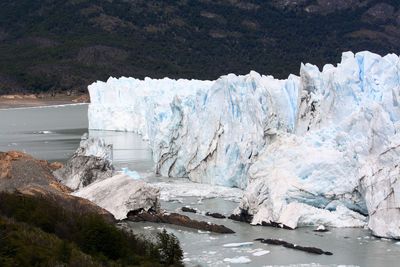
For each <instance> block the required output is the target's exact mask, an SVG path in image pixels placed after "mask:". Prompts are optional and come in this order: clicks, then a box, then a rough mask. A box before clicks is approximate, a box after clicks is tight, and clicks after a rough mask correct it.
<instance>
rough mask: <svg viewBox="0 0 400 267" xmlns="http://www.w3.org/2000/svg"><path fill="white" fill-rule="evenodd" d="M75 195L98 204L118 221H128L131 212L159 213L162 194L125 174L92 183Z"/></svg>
mask: <svg viewBox="0 0 400 267" xmlns="http://www.w3.org/2000/svg"><path fill="white" fill-rule="evenodd" d="M73 195H75V196H78V197H82V198H86V199H88V200H90V201H92V202H94V203H96V204H97V205H99V206H100V207H102V208H104V209H106V210H107V211H109V212H111V213H112V214H113V215H114V217H115V218H116V219H118V220H123V219H126V216H127V214H128V212H129V211H135V210H145V211H148V210H150V209H151V210H156V211H157V210H159V208H160V202H159V196H160V193H159V191H158V189H157V188H154V187H152V186H150V185H149V184H146V183H145V182H143V181H142V180H134V179H132V178H131V177H129V176H127V175H124V174H118V175H115V176H113V177H111V178H107V179H105V180H101V181H97V182H95V183H92V184H90V185H89V186H87V187H84V188H82V189H80V190H79V191H77V192H74V193H73Z"/></svg>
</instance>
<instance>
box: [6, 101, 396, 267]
mask: <svg viewBox="0 0 400 267" xmlns="http://www.w3.org/2000/svg"><path fill="white" fill-rule="evenodd" d="M87 128H88V121H87V105H85V104H82V105H68V106H55V107H54V106H53V107H41V108H20V109H7V110H0V151H8V150H20V151H25V152H27V153H29V154H31V155H33V156H35V157H37V158H40V159H46V160H50V161H62V162H65V161H66V160H67V159H68V158H69V157H70V156H71V155H72V154H73V152H74V151H75V149H76V148H77V147H78V145H79V142H80V138H81V136H82V134H83V133H85V132H88V129H87ZM90 135H91V136H99V137H102V138H104V139H106V142H108V143H112V144H113V149H114V151H113V153H114V162H115V164H116V165H117V167H118V168H121V167H128V168H129V169H132V170H136V171H138V172H151V171H152V169H153V161H152V157H151V150H150V149H149V148H148V147H147V145H146V142H144V141H142V139H141V138H140V136H138V135H136V134H133V133H123V132H110V131H90ZM158 179H160V178H158ZM161 179H162V178H161ZM150 180H151V179H150ZM186 205H189V206H191V207H193V208H197V209H198V210H199V211H200V212H202V213H204V212H206V211H210V212H220V213H223V214H226V215H228V214H230V213H231V212H232V210H233V209H234V208H236V206H237V205H238V203H235V202H232V201H227V200H223V199H218V198H213V199H204V200H203V199H198V198H195V197H184V198H181V201H177V202H162V208H164V209H166V210H168V211H177V210H179V209H180V208H181V207H182V206H186ZM186 215H188V216H190V217H192V218H195V219H199V220H205V221H209V222H213V223H218V224H224V225H225V226H227V227H229V228H231V229H233V230H234V231H235V232H236V233H235V234H232V235H220V234H212V233H207V232H201V231H196V230H192V229H187V228H182V227H176V226H171V225H160V224H151V223H124V224H125V227H128V228H130V229H132V230H134V232H136V233H141V234H143V235H146V236H154V233H156V232H157V231H160V229H161V227H165V228H166V229H167V230H168V231H170V232H173V233H174V234H175V235H176V236H177V237H178V238H179V240H180V242H181V244H182V247H183V249H184V252H185V263H186V264H187V265H188V266H228V265H230V266H270V265H273V266H281V265H285V266H339V265H347V266H349V265H355V266H373V267H375V266H376V267H380V266H384V267H386V266H388V267H391V266H393V267H394V266H400V242H397V243H396V242H395V241H391V240H385V239H379V238H375V237H373V236H371V235H370V232H369V231H368V230H365V229H331V230H330V231H329V232H327V233H315V232H313V231H312V230H313V229H312V228H302V229H297V230H294V231H289V230H283V229H276V228H270V227H259V226H258V227H256V226H251V225H248V224H245V223H239V222H234V221H231V220H228V219H222V220H220V219H214V218H210V217H206V216H204V215H202V214H186ZM255 238H281V239H283V240H285V241H288V242H292V243H295V244H298V245H302V246H315V247H319V248H321V249H323V250H326V251H330V252H332V253H333V256H326V255H323V256H318V255H311V254H307V253H304V252H300V251H294V250H290V249H287V248H284V247H281V246H271V245H265V244H261V243H259V242H256V241H253V240H254V239H255ZM243 242H253V243H251V244H247V246H237V247H224V245H226V244H230V243H243ZM260 251H264V253H266V254H265V255H262V256H256V255H257V252H260ZM238 257H245V259H247V260H250V262H249V263H247V264H234V263H229V259H234V258H238ZM242 259H243V258H242Z"/></svg>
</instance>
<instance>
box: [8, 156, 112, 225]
mask: <svg viewBox="0 0 400 267" xmlns="http://www.w3.org/2000/svg"><path fill="white" fill-rule="evenodd" d="M52 167H53V166H52V165H51V164H49V163H48V162H47V161H44V160H37V159H34V158H33V157H31V156H29V155H27V154H25V153H22V152H17V151H9V152H0V191H1V192H8V193H13V192H17V193H20V194H24V195H29V196H35V197H41V198H45V199H50V200H52V201H56V202H57V203H59V204H60V205H61V206H62V207H64V208H65V209H67V210H70V211H73V212H78V213H81V214H86V213H97V214H100V215H102V216H103V217H104V218H105V219H106V220H107V221H109V222H113V221H115V219H114V217H113V216H112V215H111V214H110V213H109V212H108V211H106V210H104V209H102V208H100V207H99V206H97V205H95V204H93V203H92V202H90V201H88V200H86V199H83V198H79V197H75V196H72V195H70V193H71V189H70V188H68V187H67V186H65V185H63V184H61V183H60V182H59V181H57V180H56V179H55V178H54V176H53V174H52V171H53V169H52Z"/></svg>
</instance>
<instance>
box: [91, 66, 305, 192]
mask: <svg viewBox="0 0 400 267" xmlns="http://www.w3.org/2000/svg"><path fill="white" fill-rule="evenodd" d="M297 83H298V77H295V76H290V77H289V79H288V80H283V81H279V80H275V79H273V78H272V77H270V76H269V77H266V76H260V75H259V74H258V73H255V72H252V73H250V74H249V75H246V76H236V75H233V74H230V75H227V76H223V77H221V78H220V79H218V80H217V81H213V82H210V81H196V80H193V81H187V80H178V81H173V80H170V79H163V80H150V79H146V80H144V81H138V80H136V79H129V78H122V79H121V80H120V81H119V80H116V79H110V80H109V81H108V82H107V83H102V82H97V83H95V84H93V85H91V86H90V87H89V91H90V95H91V99H92V103H91V105H90V106H89V127H90V128H91V129H106V130H128V131H135V132H138V133H141V134H143V136H144V137H145V138H148V139H149V142H150V146H151V148H152V150H153V157H154V161H155V162H156V171H157V172H158V173H159V174H161V175H163V176H174V177H189V178H190V179H191V180H193V181H196V182H202V183H211V184H219V185H226V186H236V187H241V188H245V187H246V185H247V172H248V168H249V166H250V165H251V163H253V161H254V159H255V158H256V157H257V155H258V153H259V152H260V151H261V150H262V149H263V148H264V147H265V145H266V144H268V143H269V142H271V138H273V137H274V136H275V134H276V131H278V130H279V131H283V132H293V131H294V129H295V125H296V116H297V115H296V114H297V101H298V86H296V84H297Z"/></svg>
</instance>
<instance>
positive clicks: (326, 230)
mask: <svg viewBox="0 0 400 267" xmlns="http://www.w3.org/2000/svg"><path fill="white" fill-rule="evenodd" d="M313 232H318V233H326V232H329V230H328V229H315V230H313Z"/></svg>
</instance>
